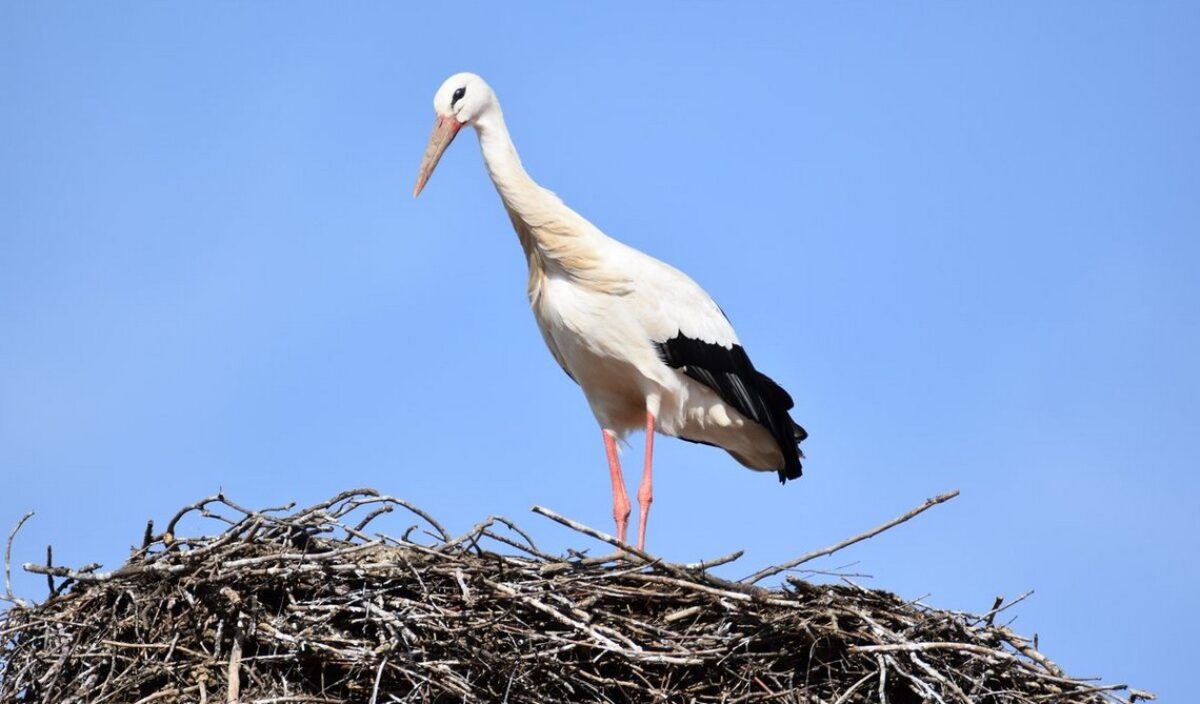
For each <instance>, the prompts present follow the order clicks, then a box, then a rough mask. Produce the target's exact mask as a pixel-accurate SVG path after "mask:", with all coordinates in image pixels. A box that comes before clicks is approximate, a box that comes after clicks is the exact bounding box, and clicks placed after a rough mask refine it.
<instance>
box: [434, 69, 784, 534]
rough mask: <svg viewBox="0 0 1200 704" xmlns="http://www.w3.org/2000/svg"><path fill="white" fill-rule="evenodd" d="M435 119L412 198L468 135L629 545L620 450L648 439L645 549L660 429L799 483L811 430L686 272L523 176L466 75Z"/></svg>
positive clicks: (440, 96)
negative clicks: (591, 422)
mask: <svg viewBox="0 0 1200 704" xmlns="http://www.w3.org/2000/svg"><path fill="white" fill-rule="evenodd" d="M433 109H434V111H435V112H436V113H437V121H436V122H435V123H434V127H433V134H432V135H431V136H430V138H429V144H428V146H427V147H426V148H425V155H424V157H423V158H422V160H421V168H420V171H419V172H418V174H417V183H416V187H414V188H413V197H414V198H415V197H416V196H417V195H419V194H420V192H421V189H422V188H424V187H425V183H426V181H428V180H429V176H430V175H431V174H432V173H433V170H434V167H436V166H437V163H438V160H439V159H440V158H441V156H442V153H443V152H444V151H445V150H446V147H447V146H449V145H450V142H451V141H452V140H453V139H454V137H455V135H457V134H458V131H459V130H460V129H462V127H463V126H464V125H470V126H472V127H474V128H475V132H476V134H477V135H478V136H479V146H480V148H481V149H482V151H483V161H484V163H485V164H486V165H487V170H488V174H489V175H490V176H491V177H492V183H494V184H495V186H496V190H497V191H498V192H499V193H500V199H501V200H502V201H503V203H504V209H505V210H507V211H508V217H509V219H510V220H511V221H512V225H513V228H514V229H515V230H516V231H517V237H518V238H519V239H520V241H521V248H522V249H524V250H525V259H526V261H527V262H528V264H529V289H528V290H529V302H530V305H531V306H532V308H533V314H534V317H535V318H536V319H537V324H538V328H539V329H541V331H542V337H543V338H544V339H545V341H546V345H547V346H548V347H549V348H550V353H551V354H553V355H554V359H555V360H556V361H557V362H558V364H559V366H561V367H562V368H563V370H564V371H565V372H566V373H567V375H568V376H570V377H571V379H573V380H574V381H575V382H576V383H577V384H579V386H580V387H582V389H583V393H584V395H585V396H587V400H588V404H589V405H590V406H591V408H592V413H593V414H594V415H595V416H596V420H597V421H598V422H599V423H600V428H601V430H602V432H603V436H604V447H605V451H606V453H607V455H608V468H609V474H610V475H611V478H612V493H613V518H614V519H615V520H616V524H617V537H618V538H619V539H620V540H622V541H624V540H625V534H626V530H627V529H628V526H629V511H630V504H629V496H628V495H627V494H626V493H625V480H624V478H623V477H622V475H621V466H620V463H619V461H618V459H617V440H618V439H623V438H624V437H625V436H626V435H628V434H629V433H630V432H632V431H634V430H638V429H641V428H645V430H646V464H645V468H644V470H643V473H642V481H641V485H640V487H639V488H638V493H637V498H638V506H639V509H640V510H639V523H638V547H639V548H644V547H645V543H646V518H647V516H648V514H649V511H650V502H651V501H652V499H653V490H652V472H651V460H652V457H653V453H654V432H655V431H658V432H659V433H662V434H663V435H670V436H672V437H677V438H681V439H683V440H688V441H691V442H698V443H704V444H708V445H715V446H717V447H720V448H723V449H724V450H726V451H727V452H729V454H731V455H733V457H734V458H735V459H736V460H737V461H738V462H740V463H742V464H743V465H745V466H746V467H749V468H750V469H754V470H759V471H775V472H778V473H779V481H780V482H786V481H787V480H788V479H795V478H797V477H799V476H800V459H801V458H802V457H803V456H804V454H803V453H802V452H801V451H800V448H799V443H800V442H801V441H802V440H804V439H805V437H807V433H806V432H805V431H804V429H803V428H801V427H800V426H799V425H797V424H796V423H795V422H793V421H792V419H791V417H790V416H789V415H788V410H789V409H791V408H792V399H791V397H790V396H789V395H788V393H787V392H786V391H784V390H783V389H782V388H780V386H779V385H778V384H776V383H775V382H774V381H772V380H771V379H770V378H769V377H767V376H766V375H765V374H763V373H762V372H759V371H758V370H756V369H755V368H754V365H753V364H751V363H750V358H749V357H747V356H746V352H745V350H743V349H742V346H741V343H739V342H738V337H737V334H736V333H735V332H734V331H733V326H731V325H730V323H729V320H728V319H727V318H726V317H725V315H724V313H723V312H722V311H721V309H720V308H719V307H717V304H716V303H714V302H713V300H712V298H710V297H709V295H708V294H707V293H705V292H704V290H703V289H701V288H700V286H699V285H697V284H696V283H695V282H694V281H692V280H691V279H690V278H688V277H687V275H685V274H684V273H683V272H680V271H679V270H677V269H674V268H673V267H671V266H668V265H667V264H664V263H663V262H660V261H658V260H657V259H654V258H653V257H650V256H649V255H646V254H643V253H641V252H639V251H637V250H636V249H633V248H632V247H629V246H628V245H625V244H622V243H621V242H618V241H616V240H614V239H612V238H611V237H609V236H607V235H605V234H604V233H603V232H601V231H600V230H599V229H598V228H596V226H594V225H592V223H590V222H588V221H587V220H585V219H584V218H583V217H582V216H580V215H579V214H578V213H576V212H575V211H574V210H571V209H570V208H568V207H567V206H566V205H564V204H563V202H562V201H561V200H559V199H558V197H557V196H555V195H554V194H553V193H551V192H550V191H548V190H546V189H544V188H542V187H540V186H538V184H537V183H535V182H534V181H533V179H532V178H530V177H529V174H527V173H525V169H524V168H523V167H522V166H521V160H520V159H519V158H518V157H517V150H516V148H515V147H514V146H513V143H512V139H511V138H510V137H509V134H508V128H507V127H505V124H504V115H503V113H502V112H501V111H500V103H499V101H497V100H496V94H495V93H493V92H492V89H491V87H489V86H488V84H487V83H485V82H484V80H483V79H482V78H480V77H479V76H476V75H475V74H472V73H459V74H455V75H453V76H451V77H450V78H449V79H447V80H446V82H445V83H443V84H442V87H441V88H439V89H438V91H437V94H435V95H434V97H433Z"/></svg>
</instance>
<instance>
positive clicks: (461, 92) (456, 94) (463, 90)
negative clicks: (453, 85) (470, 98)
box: [450, 88, 467, 107]
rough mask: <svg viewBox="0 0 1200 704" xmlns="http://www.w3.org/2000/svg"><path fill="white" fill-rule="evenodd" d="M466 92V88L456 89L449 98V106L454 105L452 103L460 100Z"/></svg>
mask: <svg viewBox="0 0 1200 704" xmlns="http://www.w3.org/2000/svg"><path fill="white" fill-rule="evenodd" d="M466 94H467V89H466V88H459V89H458V90H456V91H454V97H453V98H451V100H450V107H454V104H455V103H457V102H458V101H460V100H462V99H463V96H464V95H466Z"/></svg>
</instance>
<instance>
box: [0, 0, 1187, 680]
mask: <svg viewBox="0 0 1200 704" xmlns="http://www.w3.org/2000/svg"><path fill="white" fill-rule="evenodd" d="M1198 34H1200V9H1197V6H1196V5H1195V4H1192V3H1169V2H1160V3H1129V2H1077V3H1067V2H1063V3H1053V4H1051V3H1034V2H1026V3H1002V4H1001V3H990V4H982V3H976V4H970V5H968V4H966V3H949V2H929V3H888V4H883V3H858V2H850V3H827V4H823V5H814V4H794V3H787V4H777V5H770V4H761V5H755V6H754V7H753V9H750V8H749V6H745V5H741V6H738V7H736V8H735V7H732V6H731V7H729V8H726V7H722V6H719V5H716V4H712V3H688V4H662V5H659V6H656V7H654V8H650V7H645V6H641V5H634V4H612V5H607V6H603V7H602V6H600V5H587V6H585V5H582V4H577V5H570V6H563V5H558V4H554V5H551V4H549V3H547V4H541V5H535V4H521V5H515V4H513V5H512V6H505V7H503V8H500V7H499V4H495V5H477V4H472V3H457V4H455V5H454V6H453V8H452V9H448V7H447V6H445V5H444V4H442V5H436V4H433V3H429V4H424V5H420V6H416V5H410V4H401V3H353V4H334V3H328V4H315V3H291V2H289V3H282V2H274V3H270V2H264V3H206V4H199V3H192V4H184V3H170V4H168V3H131V4H126V5H123V6H122V7H121V9H120V11H117V10H116V9H114V8H113V7H112V6H108V5H101V4H92V3H87V4H84V3H78V4H59V3H5V4H4V5H3V6H2V7H0V94H2V95H3V98H2V100H0V330H3V333H2V341H0V473H2V475H3V478H4V482H3V483H4V487H5V488H4V490H3V493H0V524H3V525H5V526H7V525H11V523H12V522H15V521H16V519H17V518H18V517H19V516H20V515H21V514H22V513H23V512H24V511H25V510H27V509H36V510H37V511H38V515H37V517H36V518H35V519H34V520H33V521H32V522H31V523H30V524H29V525H28V526H27V527H26V529H25V530H24V531H23V533H22V535H21V537H20V539H19V541H18V544H17V553H18V554H17V558H18V559H19V560H28V559H36V558H37V557H38V556H39V555H40V554H41V551H42V550H43V549H44V546H45V544H46V543H50V542H52V543H54V545H55V548H56V554H57V555H58V556H59V559H60V560H64V561H68V562H75V563H84V562H88V561H91V560H100V561H103V562H105V563H107V564H108V565H110V566H113V565H116V564H118V563H119V562H120V561H121V559H122V557H123V556H124V554H125V549H126V546H128V545H130V544H132V543H134V542H136V541H137V540H138V539H139V537H140V535H141V529H142V527H143V526H144V523H145V520H146V519H147V518H151V517H158V518H160V519H161V518H163V517H166V516H168V515H169V514H170V513H171V512H172V511H173V510H174V509H175V508H177V507H178V506H180V505H182V504H184V503H187V502H189V501H192V500H194V499H197V498H199V497H200V496H202V495H205V494H208V493H211V492H212V491H214V490H216V489H217V488H218V487H224V488H225V489H226V490H227V491H228V492H229V493H230V494H231V495H232V496H234V497H236V498H237V499H238V500H240V501H241V502H242V503H247V504H258V505H271V504H276V503H279V502H280V501H282V500H287V499H296V500H299V501H310V500H316V499H319V498H322V497H324V496H327V495H330V494H332V493H334V492H336V491H338V490H340V489H343V488H347V487H351V486H360V485H363V486H373V487H377V488H379V489H381V490H383V491H386V492H389V493H392V494H395V495H398V496H403V497H405V498H408V499H410V500H412V501H414V502H416V503H418V504H420V505H422V506H424V507H425V508H426V509H428V510H429V511H431V512H433V513H434V514H436V515H438V516H439V517H440V518H441V519H442V520H443V521H444V522H446V523H447V524H449V525H450V526H451V527H454V528H458V529H466V528H467V527H469V526H470V525H471V524H472V523H474V522H475V521H476V520H478V519H480V518H482V517H484V516H486V515H488V514H492V513H500V514H505V515H508V516H510V517H514V518H516V519H518V520H519V521H520V522H521V523H522V524H523V525H525V526H526V527H527V528H530V529H532V530H534V531H535V533H536V534H537V535H538V536H539V537H540V538H541V539H542V540H543V541H544V542H545V544H546V545H547V546H549V547H556V548H561V547H563V546H565V545H567V544H573V545H575V546H579V547H583V546H586V544H584V543H583V541H581V540H580V539H578V538H577V537H576V536H573V535H564V534H563V532H562V531H561V530H560V529H559V528H558V527H557V526H554V525H551V524H549V523H548V522H546V521H545V520H544V519H540V518H538V517H536V516H532V515H530V514H528V513H527V509H528V507H529V506H530V505H532V504H535V503H539V504H544V505H547V506H549V507H552V508H554V509H556V510H558V511H560V512H562V513H565V514H568V515H570V516H572V517H574V518H577V519H579V520H582V521H585V522H587V523H590V524H592V525H594V526H597V527H600V528H603V529H608V528H609V527H610V525H611V519H610V498H609V494H608V487H607V482H608V478H607V473H606V471H605V464H604V455H603V449H602V445H601V442H600V434H599V431H598V429H597V428H596V425H595V422H594V420H593V419H592V417H591V414H590V412H589V411H588V409H587V406H586V404H585V403H584V401H583V398H582V395H581V394H580V392H579V391H578V389H577V388H576V387H574V385H573V384H572V383H571V382H570V380H569V379H567V378H566V376H565V375H563V374H562V372H561V371H559V370H558V369H557V368H556V367H555V365H554V362H553V361H552V359H551V358H550V356H549V354H548V353H547V352H546V351H545V349H544V348H543V344H542V341H541V339H540V337H539V335H538V333H537V331H536V328H535V326H534V323H533V319H532V316H531V315H530V313H529V311H528V308H527V303H526V300H525V297H524V282H525V272H524V264H523V262H522V258H521V255H520V249H519V247H518V245H517V242H516V238H515V236H514V235H513V233H512V232H511V230H510V228H509V226H508V223H507V220H506V217H505V215H504V213H503V210H502V209H501V207H500V204H499V202H498V199H497V197H496V195H495V192H494V191H493V190H492V187H491V184H490V183H489V182H488V180H487V176H486V173H485V171H484V169H483V167H482V164H481V160H480V156H479V152H478V148H477V145H476V143H475V140H474V139H473V138H472V137H470V136H468V135H464V136H463V137H461V138H460V139H459V140H458V142H456V143H455V144H454V145H453V147H452V148H451V149H450V151H449V152H448V153H447V155H446V157H445V158H444V159H443V161H442V163H441V166H440V167H439V169H438V172H437V173H436V174H435V176H434V178H433V180H432V181H431V183H430V185H429V187H428V188H427V189H426V191H425V193H424V194H423V195H422V196H421V199H420V200H418V201H413V200H412V199H411V197H410V195H409V194H410V191H411V188H412V182H413V179H414V176H415V173H416V167H417V163H418V160H419V158H420V155H421V150H422V148H423V146H424V141H425V139H426V138H427V136H428V133H429V129H430V127H431V125H432V121H433V113H432V108H431V99H432V96H433V92H434V91H435V90H436V88H437V87H438V85H439V84H440V83H441V81H442V80H443V79H444V78H445V77H447V76H448V75H450V74H451V73H454V72H456V71H461V70H470V71H475V72H477V73H480V74H481V75H483V76H484V77H485V78H487V79H488V81H489V82H490V83H491V84H492V85H493V87H494V88H495V89H496V91H497V93H498V95H499V97H500V99H501V101H502V102H503V105H504V107H505V114H506V117H507V119H508V122H509V126H510V128H511V130H512V132H513V136H514V139H515V141H516V143H517V146H518V149H519V150H520V152H521V155H522V158H523V160H524V162H525V164H526V167H527V168H528V170H529V171H530V173H531V174H532V175H533V176H534V178H535V179H537V180H538V181H539V182H540V183H542V184H543V185H544V186H546V187H548V188H550V189H552V190H554V191H556V192H557V193H559V194H560V195H561V196H562V197H563V198H564V199H565V200H566V201H567V203H569V204H570V205H572V206H573V207H575V208H576V209H577V210H579V211H580V212H581V213H583V214H584V215H585V216H587V217H588V218H590V219H591V220H592V221H593V222H595V223H596V224H597V225H598V226H600V227H601V228H602V229H604V230H605V231H606V232H608V233H609V234H611V235H613V236H615V237H617V238H619V239H622V240H624V241H626V242H628V243H630V244H633V245H634V246H637V247H639V248H641V249H643V250H645V251H647V252H649V253H651V254H653V255H656V256H659V257H661V258H663V259H666V260H667V261H669V262H671V263H672V264H674V265H676V266H678V267H679V268H681V269H683V270H685V271H687V272H689V273H690V274H691V275H692V276H693V277H694V278H695V279H696V280H697V281H699V282H700V283H701V284H702V285H704V286H705V287H706V288H707V289H708V290H709V291H710V292H711V293H712V294H713V296H714V297H715V298H716V299H717V300H718V301H719V302H720V304H721V305H722V307H723V308H724V309H725V311H726V312H727V313H728V314H729V316H730V318H731V319H732V320H733V322H734V324H735V325H736V326H737V328H738V331H739V334H740V336H741V338H742V340H743V341H744V342H745V344H746V346H747V349H748V350H749V352H750V353H751V355H752V357H753V358H754V360H755V361H756V364H757V365H758V366H759V367H760V368H761V369H763V370H764V371H766V372H767V373H768V374H770V375H771V376H773V377H774V378H776V379H777V380H778V381H780V382H781V383H782V384H783V385H784V386H785V387H786V388H788V389H789V390H790V391H791V392H792V394H793V395H794V396H795V397H796V399H797V408H796V411H795V417H796V419H797V420H798V421H799V422H801V423H802V424H803V425H804V426H805V427H807V428H808V430H809V432H810V433H811V438H810V439H809V441H808V442H807V443H806V445H805V448H806V451H807V453H808V456H809V461H808V462H807V463H806V473H805V476H804V478H803V479H801V480H800V481H798V482H795V483H789V484H788V485H787V486H784V487H780V486H779V485H778V484H777V483H776V481H775V479H774V476H773V475H757V474H752V473H750V472H747V471H745V470H743V469H742V468H740V466H738V465H737V464H736V463H735V462H734V461H733V460H732V459H731V458H729V457H728V456H727V455H725V454H724V453H721V452H717V451H714V450H712V449H710V448H705V447H699V446H693V445H689V444H686V443H681V442H677V441H669V440H664V441H661V442H659V443H657V446H656V449H657V464H656V468H657V471H656V472H655V478H656V503H655V507H654V512H653V515H652V517H651V526H650V535H649V546H650V548H651V549H652V550H654V551H655V552H659V553H661V554H664V555H666V556H668V557H670V558H673V559H677V560H681V561H684V560H692V559H697V558H701V557H712V556H715V555H719V554H723V553H726V552H729V551H731V550H734V549H739V548H744V549H746V550H747V556H746V557H745V558H743V565H742V566H741V567H736V566H735V567H734V568H732V569H731V571H730V572H729V574H731V575H732V576H740V575H741V574H742V573H748V572H750V571H752V570H753V569H756V568H757V567H760V566H762V565H765V564H768V563H772V562H777V561H781V560H783V559H786V558H788V557H791V556H794V555H797V554H799V553H801V552H804V551H806V550H808V549H812V548H815V547H820V546H823V545H826V544H828V543H831V542H834V541H836V540H838V539H840V538H843V537H846V536H848V535H851V534H853V533H855V532H858V531H859V530H861V529H864V528H866V527H869V526H872V525H874V524H876V523H878V522H880V521H882V520H884V519H886V518H889V517H891V516H893V515H895V514H898V513H900V512H902V511H904V510H905V509H907V508H909V507H910V506H913V505H916V504H917V503H919V502H920V501H922V500H923V499H924V498H925V497H927V496H932V495H934V494H937V493H940V492H942V491H946V490H948V489H951V488H960V489H961V490H962V496H961V497H960V498H958V499H956V500H954V501H953V502H951V503H950V504H947V505H945V506H942V507H939V508H937V509H935V510H934V511H933V512H931V513H930V514H928V515H926V516H923V517H922V518H920V519H919V520H918V521H916V522H914V523H911V524H907V525H905V526H904V527H902V528H899V529H897V530H896V531H894V532H892V533H889V534H886V535H884V536H881V537H879V538H877V539H875V540H874V541H870V542H868V543H867V544H864V545H862V546H859V547H855V548H853V549H852V550H849V551H847V552H846V553H845V554H844V557H840V558H835V559H832V560H830V561H828V562H826V563H823V565H822V566H823V567H826V568H829V567H835V566H837V565H840V564H843V563H845V562H850V561H857V564H856V565H855V566H854V568H853V569H854V570H856V571H861V572H867V573H870V574H872V575H874V579H872V580H869V584H871V585H872V586H875V587H880V588H885V589H889V590H892V591H895V592H897V593H899V594H901V595H903V596H905V597H909V598H915V597H919V596H922V595H925V594H929V595H930V596H929V597H928V598H927V601H929V602H930V603H932V604H935V605H939V606H943V607H950V608H963V609H974V610H986V609H987V608H988V607H990V605H991V603H992V599H993V597H994V596H995V595H997V594H1005V595H1008V596H1010V597H1012V596H1015V595H1017V594H1019V593H1021V592H1023V591H1025V590H1027V589H1035V590H1036V591H1037V594H1036V595H1035V597H1034V598H1033V599H1032V600H1030V601H1029V602H1027V603H1026V604H1024V605H1022V606H1021V607H1019V608H1018V610H1017V612H1016V613H1017V615H1018V619H1017V621H1016V623H1015V627H1016V628H1017V630H1019V631H1024V632H1026V633H1032V632H1037V633H1038V634H1039V635H1040V638H1041V643H1042V645H1043V646H1044V649H1045V651H1046V652H1047V653H1048V654H1049V655H1050V656H1051V657H1053V658H1055V659H1057V660H1058V661H1059V662H1060V663H1061V664H1063V665H1064V666H1066V667H1067V668H1068V669H1069V670H1070V671H1071V672H1073V673H1076V674H1079V675H1103V676H1104V677H1105V678H1106V679H1108V680H1109V681H1129V682H1132V683H1134V684H1136V685H1138V686H1141V687H1145V688H1149V689H1154V690H1157V691H1159V693H1160V694H1162V695H1164V697H1165V698H1166V699H1168V700H1169V699H1182V698H1183V697H1184V696H1185V693H1189V692H1190V691H1191V684H1190V683H1189V682H1188V681H1187V680H1185V679H1184V678H1185V677H1186V676H1187V675H1188V674H1189V672H1190V671H1191V670H1192V668H1193V666H1194V658H1195V654H1196V653H1195V649H1194V648H1195V646H1194V634H1195V632H1196V630H1197V628H1200V618H1198V617H1197V616H1196V612H1195V610H1194V609H1193V608H1191V603H1192V601H1194V596H1195V589H1196V587H1195V585H1196V582H1197V579H1198V578H1200V574H1198V570H1197V567H1196V561H1195V555H1197V554H1200V530H1198V528H1200V526H1198V519H1197V507H1198V506H1200V482H1198V480H1197V478H1196V473H1195V472H1196V470H1197V465H1198V460H1200V450H1198V449H1197V445H1198V443H1197V428H1198V427H1200V368H1198V366H1197V359H1200V325H1198V321H1197V311H1198V310H1200V277H1198V276H1197V271H1198V267H1200V197H1198V196H1200V82H1197V81H1196V72H1197V69H1200V42H1197V41H1196V39H1195V38H1196V36H1198ZM640 449H641V444H640V439H635V441H634V444H633V446H632V450H630V451H629V452H627V453H626V457H627V458H628V459H627V462H628V463H629V465H630V467H629V469H630V471H628V473H627V474H628V475H632V476H627V478H628V479H629V481H630V484H631V486H632V485H633V484H634V482H635V481H636V476H637V464H638V463H637V458H638V457H639V455H640ZM4 532H5V533H7V528H5V529H4ZM16 585H17V587H18V591H22V592H24V593H25V594H26V595H30V596H39V595H41V594H42V591H41V590H42V588H43V587H42V583H41V581H40V580H34V579H30V578H28V577H26V576H24V575H18V576H17V579H16ZM1172 695H1173V696H1172Z"/></svg>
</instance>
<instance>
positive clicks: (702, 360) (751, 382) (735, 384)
mask: <svg viewBox="0 0 1200 704" xmlns="http://www.w3.org/2000/svg"><path fill="white" fill-rule="evenodd" d="M655 346H656V347H657V348H658V353H659V356H660V357H662V360H663V362H664V363H665V364H666V365H667V366H669V367H672V368H674V369H678V370H680V371H682V372H683V373H684V374H687V375H688V376H689V377H691V378H692V379H695V380H696V381H698V382H700V383H701V384H704V385H705V386H707V387H708V388H710V389H712V390H713V391H715V392H716V393H717V395H718V396H720V397H721V400H723V401H725V403H728V404H729V405H731V406H733V407H734V408H736V409H737V410H738V412H739V413H741V414H742V415H744V416H746V417H747V418H749V419H750V420H752V421H754V422H755V423H758V424H759V425H761V426H763V427H764V428H766V429H767V430H768V431H770V433H771V435H772V437H774V438H775V442H777V443H779V450H780V451H781V452H782V453H783V459H784V466H783V467H781V468H780V469H779V481H780V482H786V481H787V480H788V479H796V478H797V477H799V476H800V474H801V471H802V467H801V465H800V459H801V458H802V457H804V453H803V452H801V451H800V448H799V444H800V442H801V441H802V440H804V439H805V438H807V437H808V433H807V432H805V430H804V428H801V427H800V426H799V425H797V424H796V423H795V422H794V421H793V420H792V418H791V416H790V415H788V411H789V410H791V408H792V406H793V405H794V404H793V402H792V397H791V396H790V395H788V392H786V391H784V390H783V388H782V387H780V386H779V384H776V383H775V382H774V380H772V379H771V377H769V376H767V375H766V374H763V373H762V372H760V371H758V370H757V369H755V368H754V365H753V364H752V363H751V362H750V358H749V357H748V356H746V350H744V349H742V346H741V345H733V346H732V347H723V346H721V345H718V344H715V343H712V342H704V341H702V340H695V339H692V338H690V337H685V336H684V335H683V334H679V335H676V336H675V337H673V338H671V339H670V340H667V341H666V342H656V343H655Z"/></svg>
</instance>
